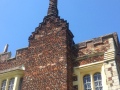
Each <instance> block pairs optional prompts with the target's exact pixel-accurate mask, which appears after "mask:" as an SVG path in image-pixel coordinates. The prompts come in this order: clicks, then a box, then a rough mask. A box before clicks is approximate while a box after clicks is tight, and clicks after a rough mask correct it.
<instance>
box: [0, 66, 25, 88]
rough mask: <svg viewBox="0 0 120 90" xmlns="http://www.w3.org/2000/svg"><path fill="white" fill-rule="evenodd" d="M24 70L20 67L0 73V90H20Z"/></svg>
mask: <svg viewBox="0 0 120 90" xmlns="http://www.w3.org/2000/svg"><path fill="white" fill-rule="evenodd" d="M24 70H25V67H24V66H23V65H22V66H18V67H14V68H10V69H6V70H3V71H0V84H1V85H0V90H21V84H22V77H23V76H24Z"/></svg>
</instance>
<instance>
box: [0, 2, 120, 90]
mask: <svg viewBox="0 0 120 90" xmlns="http://www.w3.org/2000/svg"><path fill="white" fill-rule="evenodd" d="M73 37H74V35H73V34H72V32H71V31H70V30H69V24H68V23H67V21H66V20H64V19H61V18H60V16H59V15H58V9H57V0H50V3H49V8H48V13H47V16H45V17H44V19H43V22H42V23H40V24H39V26H38V27H37V28H35V30H34V32H32V34H31V35H30V37H29V39H28V40H29V45H28V47H26V48H22V49H19V50H17V51H16V56H15V57H14V58H11V52H7V51H6V50H5V52H3V53H1V54H0V88H1V90H120V85H119V83H120V81H119V75H120V70H119V69H120V55H119V53H120V44H119V40H118V36H117V33H112V34H108V35H104V36H101V37H97V38H94V39H91V40H88V41H85V42H81V43H78V44H75V43H74V40H73Z"/></svg>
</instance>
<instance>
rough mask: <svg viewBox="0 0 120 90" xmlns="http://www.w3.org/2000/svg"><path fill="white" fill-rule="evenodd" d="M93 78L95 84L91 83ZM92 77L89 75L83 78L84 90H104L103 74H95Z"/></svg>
mask: <svg viewBox="0 0 120 90" xmlns="http://www.w3.org/2000/svg"><path fill="white" fill-rule="evenodd" d="M92 77H94V78H93V80H94V83H93V82H92V81H91V79H92ZM92 77H90V75H89V74H88V75H85V76H84V77H83V85H84V90H92V88H94V89H93V90H102V79H101V73H99V72H98V73H95V74H94V75H92ZM92 85H93V87H92Z"/></svg>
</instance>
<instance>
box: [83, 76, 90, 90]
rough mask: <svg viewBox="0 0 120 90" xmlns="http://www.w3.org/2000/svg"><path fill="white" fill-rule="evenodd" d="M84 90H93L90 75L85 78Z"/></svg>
mask: <svg viewBox="0 0 120 90" xmlns="http://www.w3.org/2000/svg"><path fill="white" fill-rule="evenodd" d="M83 82H84V90H91V78H90V75H85V76H84V77H83Z"/></svg>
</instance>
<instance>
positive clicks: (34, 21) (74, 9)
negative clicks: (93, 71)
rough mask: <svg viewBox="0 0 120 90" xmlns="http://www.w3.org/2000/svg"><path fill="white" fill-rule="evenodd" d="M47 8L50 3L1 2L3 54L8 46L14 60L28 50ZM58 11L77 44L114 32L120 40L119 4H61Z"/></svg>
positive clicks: (80, 0) (91, 0)
mask: <svg viewBox="0 0 120 90" xmlns="http://www.w3.org/2000/svg"><path fill="white" fill-rule="evenodd" d="M48 5H49V0H0V52H1V53H2V52H3V50H4V46H5V45H6V44H9V49H8V51H9V52H12V57H14V56H15V54H16V50H17V49H20V48H25V47H27V46H28V43H29V42H28V37H29V36H30V35H31V33H32V32H33V31H34V30H35V28H36V27H37V26H38V25H39V23H41V22H42V21H43V18H44V17H45V16H46V15H47V10H48ZM58 10H59V16H60V17H61V18H62V19H65V20H67V22H68V23H69V29H70V30H71V32H72V33H73V34H74V41H75V43H76V44H77V43H80V42H83V41H86V40H90V39H92V38H96V37H99V36H103V35H106V34H110V33H113V32H117V33H118V36H119V37H120V0H58Z"/></svg>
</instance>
